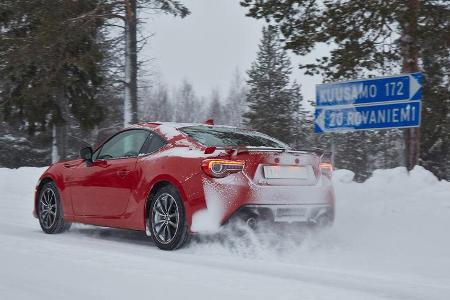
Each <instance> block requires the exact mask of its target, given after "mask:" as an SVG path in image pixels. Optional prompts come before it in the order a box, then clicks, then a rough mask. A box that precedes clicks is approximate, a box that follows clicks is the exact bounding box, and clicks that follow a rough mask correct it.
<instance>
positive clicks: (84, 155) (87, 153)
mask: <svg viewBox="0 0 450 300" xmlns="http://www.w3.org/2000/svg"><path fill="white" fill-rule="evenodd" d="M80 157H81V159H84V160H87V161H90V162H92V148H91V147H84V148H82V149H81V150H80Z"/></svg>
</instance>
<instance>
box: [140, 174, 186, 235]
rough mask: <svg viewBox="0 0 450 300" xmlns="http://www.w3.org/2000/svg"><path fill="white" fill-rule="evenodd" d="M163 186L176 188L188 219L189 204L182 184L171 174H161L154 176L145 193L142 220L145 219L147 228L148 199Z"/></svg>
mask: <svg viewBox="0 0 450 300" xmlns="http://www.w3.org/2000/svg"><path fill="white" fill-rule="evenodd" d="M165 186H173V187H174V188H175V189H176V190H177V192H178V194H179V195H180V197H181V202H182V203H183V206H184V210H185V213H186V216H187V218H188V219H189V220H190V218H189V217H188V215H189V213H188V212H190V206H189V202H188V198H187V196H186V193H185V191H184V189H183V187H182V185H181V184H180V183H179V181H178V180H176V179H175V178H173V177H172V176H169V175H161V176H158V177H157V178H155V179H154V180H153V181H152V183H151V184H150V188H149V189H148V191H149V192H148V193H147V199H146V200H145V206H144V208H145V209H144V220H145V226H146V229H147V226H148V217H149V214H148V212H149V205H150V201H151V199H152V196H153V195H154V194H155V193H156V192H157V191H158V190H159V189H161V188H163V187H165ZM188 223H189V222H188ZM189 224H190V223H189Z"/></svg>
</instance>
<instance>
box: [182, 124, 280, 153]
mask: <svg viewBox="0 0 450 300" xmlns="http://www.w3.org/2000/svg"><path fill="white" fill-rule="evenodd" d="M180 131H182V132H184V133H186V134H187V135H189V136H190V137H192V138H193V139H194V140H196V141H197V142H199V143H200V144H202V145H204V146H207V147H210V146H216V147H230V146H231V147H232V146H241V147H243V146H245V147H268V148H289V146H288V145H286V144H284V143H283V142H280V141H278V140H276V139H274V138H272V137H270V136H268V135H265V134H263V133H260V132H257V131H251V130H244V129H239V128H234V127H209V126H189V127H183V128H180Z"/></svg>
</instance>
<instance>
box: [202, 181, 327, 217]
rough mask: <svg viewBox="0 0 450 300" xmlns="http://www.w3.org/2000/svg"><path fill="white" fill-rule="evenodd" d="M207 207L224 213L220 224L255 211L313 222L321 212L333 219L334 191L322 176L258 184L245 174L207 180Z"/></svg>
mask: <svg viewBox="0 0 450 300" xmlns="http://www.w3.org/2000/svg"><path fill="white" fill-rule="evenodd" d="M204 191H205V194H204V195H205V200H206V204H207V208H208V209H211V208H213V209H215V212H217V213H216V215H219V214H222V218H221V222H220V223H221V224H224V223H226V222H228V220H230V219H231V218H233V217H234V216H236V215H238V216H239V215H241V214H244V215H245V213H253V214H256V215H258V216H260V218H266V219H269V220H272V221H275V222H314V221H315V219H317V217H318V216H319V214H323V213H325V214H327V216H328V217H329V218H330V220H331V221H333V220H334V207H335V195H334V189H333V186H332V183H331V181H330V180H329V179H328V178H324V177H323V176H322V177H321V178H319V180H318V181H317V182H316V184H314V185H285V186H273V185H272V186H270V185H258V184H255V183H254V182H252V181H251V180H249V179H248V178H247V177H246V176H244V175H242V174H234V175H230V176H228V177H226V178H223V179H209V180H205V181H204Z"/></svg>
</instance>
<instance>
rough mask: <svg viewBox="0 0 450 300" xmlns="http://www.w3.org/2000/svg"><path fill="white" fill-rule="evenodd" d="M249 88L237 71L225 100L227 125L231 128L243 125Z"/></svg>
mask: <svg viewBox="0 0 450 300" xmlns="http://www.w3.org/2000/svg"><path fill="white" fill-rule="evenodd" d="M246 94H247V88H246V86H245V81H244V80H243V78H242V76H241V74H240V72H239V70H238V69H236V70H235V71H234V73H233V77H232V81H231V85H230V88H229V90H228V95H227V98H226V100H225V106H224V114H225V115H226V118H227V122H226V124H228V125H231V126H237V127H239V126H241V125H242V115H243V114H244V111H245V102H246V99H247V95H246Z"/></svg>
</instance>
